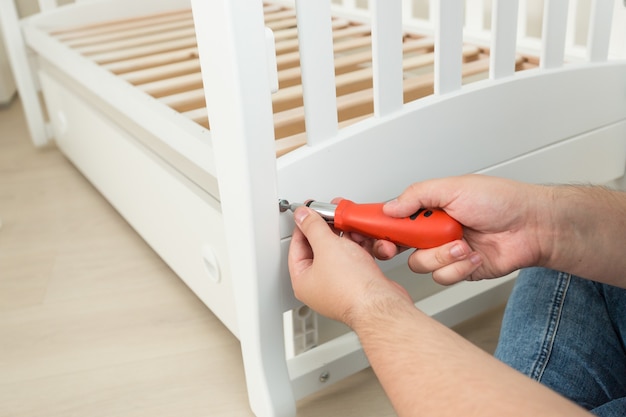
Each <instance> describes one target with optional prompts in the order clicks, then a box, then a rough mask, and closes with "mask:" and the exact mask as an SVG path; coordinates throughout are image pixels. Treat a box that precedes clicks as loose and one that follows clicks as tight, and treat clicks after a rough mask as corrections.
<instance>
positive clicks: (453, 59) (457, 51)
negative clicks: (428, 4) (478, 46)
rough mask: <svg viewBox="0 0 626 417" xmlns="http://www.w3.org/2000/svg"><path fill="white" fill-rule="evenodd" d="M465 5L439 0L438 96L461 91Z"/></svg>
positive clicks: (459, 0)
mask: <svg viewBox="0 0 626 417" xmlns="http://www.w3.org/2000/svg"><path fill="white" fill-rule="evenodd" d="M463 5H464V1H463V0H439V1H438V2H437V5H436V9H435V19H434V21H435V94H446V93H449V92H451V91H455V90H458V89H460V88H461V65H462V57H461V54H462V49H463ZM431 17H432V10H431Z"/></svg>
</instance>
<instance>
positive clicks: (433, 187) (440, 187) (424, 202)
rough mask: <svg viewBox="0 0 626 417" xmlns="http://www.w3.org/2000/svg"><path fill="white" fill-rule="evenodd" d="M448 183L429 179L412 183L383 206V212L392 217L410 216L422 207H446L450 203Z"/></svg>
mask: <svg viewBox="0 0 626 417" xmlns="http://www.w3.org/2000/svg"><path fill="white" fill-rule="evenodd" d="M447 185H448V183H447V182H445V181H443V180H429V181H423V182H416V183H414V184H411V185H410V186H409V187H408V188H407V189H406V190H404V192H403V193H402V194H400V195H399V196H398V197H397V198H395V199H393V200H391V201H389V202H387V203H386V204H385V205H384V206H383V212H384V213H385V214H386V215H388V216H391V217H408V216H410V215H412V214H413V213H415V212H416V211H417V210H419V209H421V208H445V207H446V205H447V204H449V202H450V201H449V198H447V197H448V196H449V193H448V192H447V191H446V189H447V188H448V187H447Z"/></svg>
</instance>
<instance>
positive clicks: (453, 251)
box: [450, 244, 465, 259]
mask: <svg viewBox="0 0 626 417" xmlns="http://www.w3.org/2000/svg"><path fill="white" fill-rule="evenodd" d="M450 255H452V257H453V258H456V259H458V258H461V257H463V256H464V255H465V250H464V249H463V247H462V246H461V245H459V244H456V245H454V246H452V248H450Z"/></svg>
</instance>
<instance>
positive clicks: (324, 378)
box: [320, 371, 330, 382]
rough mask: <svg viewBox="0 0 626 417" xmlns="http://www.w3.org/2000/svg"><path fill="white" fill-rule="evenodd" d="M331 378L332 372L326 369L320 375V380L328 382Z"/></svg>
mask: <svg viewBox="0 0 626 417" xmlns="http://www.w3.org/2000/svg"><path fill="white" fill-rule="evenodd" d="M329 378H330V372H328V371H324V372H322V374H321V375H320V382H326V381H328V379H329Z"/></svg>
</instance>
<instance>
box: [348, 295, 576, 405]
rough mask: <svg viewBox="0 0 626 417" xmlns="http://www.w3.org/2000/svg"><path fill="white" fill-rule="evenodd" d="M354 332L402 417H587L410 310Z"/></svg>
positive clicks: (381, 316)
mask: <svg viewBox="0 0 626 417" xmlns="http://www.w3.org/2000/svg"><path fill="white" fill-rule="evenodd" d="M354 328H355V329H356V332H357V334H358V335H359V337H360V339H361V342H362V345H363V348H364V350H365V353H366V354H367V356H368V358H369V360H370V363H371V365H372V368H373V369H374V371H375V372H376V375H377V376H378V378H379V380H380V382H381V384H382V386H383V388H384V389H385V391H386V393H387V395H388V396H389V398H390V399H391V402H392V404H393V406H394V408H395V410H396V412H397V413H398V415H399V416H400V417H406V416H448V415H449V416H455V417H456V416H460V415H462V416H468V417H470V416H481V417H488V416H503V415H506V416H524V417H527V416H529V415H532V416H541V415H546V416H548V415H549V416H578V415H581V416H583V415H587V414H586V413H585V412H584V411H583V410H582V409H579V408H578V407H577V406H575V405H574V404H572V403H570V402H569V401H567V400H565V399H563V398H562V397H560V396H558V395H557V394H555V393H553V392H552V391H550V390H548V389H547V388H545V387H543V386H541V385H540V384H538V383H536V382H534V381H532V380H530V379H528V378H526V377H525V376H523V375H521V374H519V373H517V372H516V371H514V370H512V369H511V368H509V367H507V366H506V365H504V364H502V363H500V362H498V361H497V360H496V359H494V358H493V357H492V356H490V355H488V354H487V353H485V352H483V351H482V350H480V349H478V348H477V347H475V346H474V345H472V344H471V343H469V342H468V341H466V340H465V339H463V338H462V337H460V336H459V335H457V334H456V333H454V332H452V331H451V330H449V329H448V328H446V327H444V326H442V325H441V324H439V323H437V322H436V321H434V320H433V319H431V318H429V317H427V316H426V315H424V314H423V313H421V312H420V311H419V310H417V309H416V308H415V307H413V306H412V305H410V304H408V305H407V306H402V307H399V306H397V305H396V306H393V308H392V309H391V311H389V310H386V309H385V308H379V309H377V310H376V311H375V312H374V313H372V314H367V315H364V316H362V320H360V323H356V324H355V325H354Z"/></svg>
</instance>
